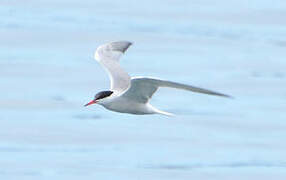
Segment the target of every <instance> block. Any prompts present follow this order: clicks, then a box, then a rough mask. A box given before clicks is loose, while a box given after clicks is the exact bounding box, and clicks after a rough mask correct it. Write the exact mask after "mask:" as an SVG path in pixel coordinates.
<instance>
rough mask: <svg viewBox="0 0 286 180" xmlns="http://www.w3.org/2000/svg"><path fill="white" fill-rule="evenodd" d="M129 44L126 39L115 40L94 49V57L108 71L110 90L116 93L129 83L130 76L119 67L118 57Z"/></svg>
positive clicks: (124, 88)
mask: <svg viewBox="0 0 286 180" xmlns="http://www.w3.org/2000/svg"><path fill="white" fill-rule="evenodd" d="M131 45H132V43H131V42H128V41H117V42H111V43H108V44H104V45H101V46H99V47H98V48H97V49H96V51H95V56H94V57H95V59H96V60H97V61H98V62H99V63H100V64H101V65H102V66H103V67H104V69H105V70H106V71H107V72H108V75H109V78H110V82H111V90H112V91H115V92H117V93H120V92H123V91H125V90H126V89H127V88H128V87H129V85H130V76H129V75H128V73H127V72H125V71H124V70H123V69H122V68H121V67H120V64H119V59H120V57H121V56H122V55H123V54H124V52H125V51H126V50H127V49H128V48H129V46H131Z"/></svg>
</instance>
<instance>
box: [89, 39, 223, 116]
mask: <svg viewBox="0 0 286 180" xmlns="http://www.w3.org/2000/svg"><path fill="white" fill-rule="evenodd" d="M130 45H131V43H130V42H127V41H119V42H112V43H108V44H104V45H102V46H99V47H98V48H97V50H96V52H95V59H96V60H97V61H98V62H99V63H100V64H101V65H102V66H103V67H104V68H105V69H106V70H107V72H108V74H109V77H110V80H111V89H110V90H109V91H102V92H100V93H98V94H97V95H96V96H95V98H94V100H92V101H91V102H90V103H88V104H86V106H88V105H91V104H94V103H97V104H100V105H102V106H104V107H105V108H106V109H109V110H111V111H116V112H121V113H129V114H138V115H142V114H164V115H172V114H171V113H168V112H164V111H161V110H158V109H156V108H155V107H153V106H152V105H151V104H150V103H149V100H150V99H151V97H152V96H153V94H154V93H155V92H156V91H157V89H158V88H159V87H170V88H177V89H183V90H188V91H193V92H198V93H204V94H209V95H216V96H222V97H229V96H228V95H225V94H221V93H218V92H214V91H210V90H207V89H203V88H198V87H194V86H190V85H185V84H181V83H176V82H171V81H166V80H161V79H157V78H151V77H132V78H131V77H130V76H129V75H128V74H127V73H126V72H125V71H124V70H123V69H122V68H121V67H120V65H119V59H120V57H121V55H122V54H123V53H124V52H125V51H126V50H127V49H128V47H129V46H130Z"/></svg>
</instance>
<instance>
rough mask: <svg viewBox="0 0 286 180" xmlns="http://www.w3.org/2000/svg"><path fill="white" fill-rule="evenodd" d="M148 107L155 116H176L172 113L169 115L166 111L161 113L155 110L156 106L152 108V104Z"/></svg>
mask: <svg viewBox="0 0 286 180" xmlns="http://www.w3.org/2000/svg"><path fill="white" fill-rule="evenodd" d="M148 106H149V108H151V109H152V112H153V113H154V114H162V115H165V116H175V115H174V114H172V113H169V112H166V111H161V110H159V109H157V108H155V107H154V106H152V105H150V104H149V105H148Z"/></svg>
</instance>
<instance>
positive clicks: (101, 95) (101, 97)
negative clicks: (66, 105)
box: [84, 91, 113, 106]
mask: <svg viewBox="0 0 286 180" xmlns="http://www.w3.org/2000/svg"><path fill="white" fill-rule="evenodd" d="M112 93H113V91H101V92H99V93H97V94H96V95H95V96H94V99H93V100H92V101H90V102H89V103H87V104H86V105H84V106H89V105H92V104H96V103H97V104H101V103H102V102H103V101H104V100H106V98H107V97H110V96H111V94H112Z"/></svg>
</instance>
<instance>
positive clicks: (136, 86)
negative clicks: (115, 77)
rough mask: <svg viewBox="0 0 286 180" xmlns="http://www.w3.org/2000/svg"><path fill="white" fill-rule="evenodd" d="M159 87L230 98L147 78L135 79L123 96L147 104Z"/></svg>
mask: <svg viewBox="0 0 286 180" xmlns="http://www.w3.org/2000/svg"><path fill="white" fill-rule="evenodd" d="M159 87H170V88H177V89H183V90H187V91H192V92H197V93H203V94H208V95H215V96H221V97H230V96H229V95H226V94H222V93H219V92H215V91H211V90H207V89H203V88H199V87H195V86H190V85H186V84H181V83H176V82H171V81H165V80H161V79H154V78H147V77H134V78H132V80H131V86H130V88H129V89H128V90H127V91H126V92H125V93H124V94H123V96H125V97H127V98H129V99H131V100H134V101H139V102H141V103H147V102H148V101H149V99H150V98H151V97H152V96H153V94H154V93H155V92H156V91H157V89H158V88H159Z"/></svg>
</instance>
